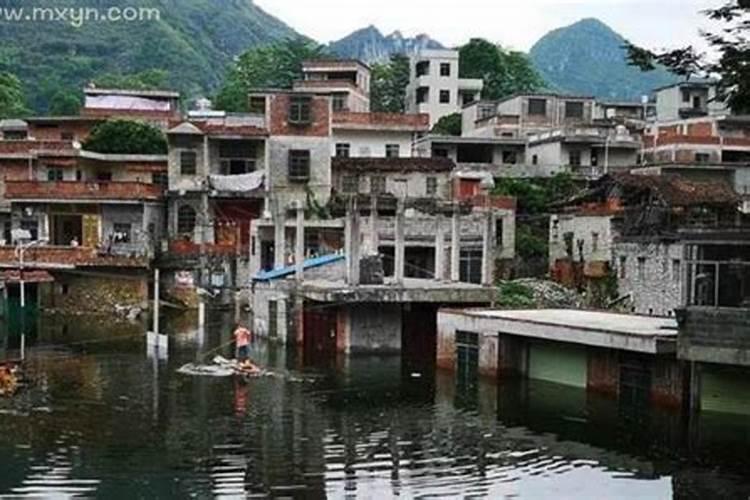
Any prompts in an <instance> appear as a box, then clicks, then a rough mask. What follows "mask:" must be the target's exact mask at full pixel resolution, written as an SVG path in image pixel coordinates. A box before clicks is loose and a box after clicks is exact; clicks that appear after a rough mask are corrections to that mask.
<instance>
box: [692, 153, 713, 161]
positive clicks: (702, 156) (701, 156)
mask: <svg viewBox="0 0 750 500" xmlns="http://www.w3.org/2000/svg"><path fill="white" fill-rule="evenodd" d="M695 162H696V163H710V162H711V155H710V154H708V153H695Z"/></svg>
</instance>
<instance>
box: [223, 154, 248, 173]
mask: <svg viewBox="0 0 750 500" xmlns="http://www.w3.org/2000/svg"><path fill="white" fill-rule="evenodd" d="M220 167H221V174H222V175H242V174H249V173H252V172H255V158H222V159H221V160H220Z"/></svg>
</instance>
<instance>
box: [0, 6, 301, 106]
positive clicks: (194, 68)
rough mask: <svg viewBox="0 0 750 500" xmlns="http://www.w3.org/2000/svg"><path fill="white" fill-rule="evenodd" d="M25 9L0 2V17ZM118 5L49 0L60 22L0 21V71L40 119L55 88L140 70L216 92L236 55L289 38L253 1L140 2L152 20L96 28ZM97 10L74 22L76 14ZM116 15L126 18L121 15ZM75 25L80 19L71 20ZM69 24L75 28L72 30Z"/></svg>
mask: <svg viewBox="0 0 750 500" xmlns="http://www.w3.org/2000/svg"><path fill="white" fill-rule="evenodd" d="M24 5H25V6H26V7H27V10H26V11H23V12H24V17H25V16H26V15H28V11H30V10H31V8H30V7H29V6H28V2H27V1H26V0H0V8H2V9H0V10H2V11H3V12H5V11H7V9H8V8H23V7H24ZM132 5H134V4H133V3H132V2H123V1H122V0H56V1H55V2H54V7H55V8H56V9H60V8H70V9H75V10H69V11H67V13H68V14H67V15H66V16H65V18H64V19H65V20H58V19H60V17H59V16H56V17H55V19H56V20H54V21H51V20H45V21H42V20H36V21H33V20H24V21H18V22H8V21H6V20H5V19H2V21H3V22H0V70H3V71H10V72H13V73H15V74H16V75H17V76H18V77H19V78H20V79H21V80H22V81H23V82H25V83H26V87H27V94H28V97H29V101H30V104H31V106H32V107H33V108H34V109H35V110H37V111H38V112H45V111H46V106H47V102H48V101H49V99H50V97H51V96H52V95H54V93H55V92H56V91H57V90H59V89H61V88H62V89H68V90H76V89H80V88H82V86H83V85H85V83H87V82H88V81H90V80H91V79H93V78H95V77H97V76H101V75H102V74H106V73H112V72H119V73H133V72H140V71H143V70H147V69H152V68H156V69H164V70H167V71H168V72H169V75H170V77H169V84H170V85H172V86H174V87H175V88H177V89H179V90H181V91H182V92H184V93H186V94H187V95H191V96H194V95H198V94H201V93H205V92H209V91H211V90H213V89H215V88H216V87H217V85H218V84H219V83H220V81H221V80H222V78H223V76H224V73H225V70H226V67H227V64H228V63H229V62H230V61H231V60H232V58H233V57H234V56H236V55H238V54H239V53H241V52H242V51H243V50H245V49H247V48H249V47H252V46H254V45H258V44H264V43H269V42H272V41H275V40H279V39H282V38H286V37H289V36H294V35H296V33H295V32H294V30H292V29H291V28H290V27H288V26H287V25H286V24H284V23H283V22H281V21H280V20H278V19H276V18H275V17H273V16H271V15H269V14H267V13H266V12H264V11H263V10H262V9H260V8H259V7H257V6H256V5H255V4H253V2H252V0H139V1H138V2H137V7H138V8H149V9H158V14H159V15H158V19H154V18H153V17H155V16H152V18H151V19H150V20H148V19H144V20H135V21H103V20H101V19H102V18H103V17H105V16H108V15H109V13H110V11H109V10H108V9H109V8H110V7H112V6H118V7H119V8H121V9H125V8H126V7H132ZM87 8H90V9H92V12H93V11H94V10H96V12H97V13H98V15H99V20H98V21H95V20H93V19H94V18H93V14H91V16H92V17H89V20H88V21H84V22H82V23H76V22H74V17H75V16H77V14H76V13H80V12H82V10H81V9H87ZM121 13H122V15H124V14H125V13H126V12H125V10H122V11H121ZM77 19H81V18H80V17H77ZM74 24H80V26H79V27H76V26H74Z"/></svg>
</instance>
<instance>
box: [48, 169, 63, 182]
mask: <svg viewBox="0 0 750 500" xmlns="http://www.w3.org/2000/svg"><path fill="white" fill-rule="evenodd" d="M64 180H65V171H64V170H63V169H62V168H60V167H51V168H47V182H62V181H64Z"/></svg>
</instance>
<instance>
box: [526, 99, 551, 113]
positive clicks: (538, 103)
mask: <svg viewBox="0 0 750 500" xmlns="http://www.w3.org/2000/svg"><path fill="white" fill-rule="evenodd" d="M529 115H535V116H546V115H547V99H529Z"/></svg>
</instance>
